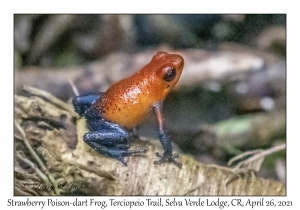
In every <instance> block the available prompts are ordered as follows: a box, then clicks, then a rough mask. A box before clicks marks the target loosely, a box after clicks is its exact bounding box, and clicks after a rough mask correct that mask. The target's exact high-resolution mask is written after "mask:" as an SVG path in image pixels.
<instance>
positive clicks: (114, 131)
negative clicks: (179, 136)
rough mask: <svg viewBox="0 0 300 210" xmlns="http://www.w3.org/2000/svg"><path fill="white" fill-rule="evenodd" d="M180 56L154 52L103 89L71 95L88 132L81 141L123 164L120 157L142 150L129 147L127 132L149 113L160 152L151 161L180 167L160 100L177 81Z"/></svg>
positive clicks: (124, 163)
mask: <svg viewBox="0 0 300 210" xmlns="http://www.w3.org/2000/svg"><path fill="white" fill-rule="evenodd" d="M183 66H184V59H183V57H182V56H181V55H179V54H171V53H170V54H169V53H167V52H163V51H160V52H157V53H155V55H154V56H153V58H152V59H151V61H150V62H149V63H148V64H146V65H145V66H144V67H143V68H141V69H140V70H139V71H137V72H136V73H134V74H133V75H131V76H129V77H127V78H124V79H122V80H120V81H118V82H116V83H115V84H113V85H111V86H110V87H109V88H108V89H107V90H106V91H105V92H96V93H88V94H83V95H79V96H76V97H74V98H73V101H72V103H73V106H74V108H75V111H76V112H77V113H78V114H79V115H80V116H81V117H85V119H86V122H87V127H88V129H89V131H88V132H87V133H85V134H84V136H83V141H84V142H85V143H86V144H87V145H89V146H90V147H91V148H93V149H94V150H96V151H97V152H98V153H99V154H102V155H105V156H108V157H111V158H115V159H117V160H119V161H121V162H122V164H123V165H124V166H127V162H126V161H125V159H124V157H126V156H130V155H133V154H141V153H145V152H146V150H130V143H131V138H130V135H129V132H130V131H132V130H133V129H134V128H135V127H137V126H139V125H140V124H141V123H142V122H144V121H145V119H147V118H148V117H149V115H150V114H151V111H152V110H153V113H154V115H155V118H156V122H157V129H158V136H159V140H160V143H161V145H162V148H163V150H164V151H163V154H159V153H158V152H157V153H156V155H157V156H158V160H156V161H155V162H154V164H161V163H163V162H171V163H173V164H175V165H176V166H177V167H179V168H182V164H181V163H179V162H178V161H176V158H178V157H179V155H178V154H177V153H174V154H173V150H172V144H171V138H170V135H169V134H168V132H167V130H166V129H165V126H164V118H163V113H162V110H163V101H164V100H165V98H166V97H167V95H168V94H169V92H170V91H171V90H172V88H173V87H174V86H175V85H176V83H177V82H178V80H179V78H180V76H181V73H182V71H183Z"/></svg>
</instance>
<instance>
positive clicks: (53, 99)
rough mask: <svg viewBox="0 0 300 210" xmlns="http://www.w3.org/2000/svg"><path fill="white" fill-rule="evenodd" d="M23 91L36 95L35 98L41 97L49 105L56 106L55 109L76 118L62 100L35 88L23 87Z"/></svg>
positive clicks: (71, 108) (70, 108) (71, 109)
mask: <svg viewBox="0 0 300 210" xmlns="http://www.w3.org/2000/svg"><path fill="white" fill-rule="evenodd" d="M23 91H24V92H26V93H29V94H31V95H36V96H39V97H42V98H44V99H46V100H47V101H49V102H50V103H52V104H54V105H56V106H57V107H59V108H61V109H63V110H66V111H68V112H70V113H71V114H72V115H74V116H77V113H76V112H74V110H73V107H72V106H70V105H69V104H66V103H65V102H63V101H62V100H60V99H58V98H56V97H55V96H53V95H52V94H50V93H48V92H46V91H43V90H40V89H37V88H33V87H28V86H24V87H23Z"/></svg>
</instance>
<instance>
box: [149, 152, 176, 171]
mask: <svg viewBox="0 0 300 210" xmlns="http://www.w3.org/2000/svg"><path fill="white" fill-rule="evenodd" d="M155 154H156V156H157V157H159V160H157V161H154V164H161V163H163V162H166V161H168V162H171V163H173V164H174V165H176V166H177V167H178V168H180V169H181V168H182V164H181V163H179V162H177V161H176V160H175V159H176V158H178V157H179V155H178V153H174V154H173V155H172V154H166V153H164V154H163V155H160V154H159V153H158V152H156V153H155Z"/></svg>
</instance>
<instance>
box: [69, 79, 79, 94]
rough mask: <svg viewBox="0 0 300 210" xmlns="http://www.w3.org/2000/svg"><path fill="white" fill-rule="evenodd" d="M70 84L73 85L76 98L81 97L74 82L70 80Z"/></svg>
mask: <svg viewBox="0 0 300 210" xmlns="http://www.w3.org/2000/svg"><path fill="white" fill-rule="evenodd" d="M69 83H70V85H71V87H72V90H73V92H74V94H75V95H76V96H78V95H79V92H78V90H77V88H76V86H75V84H74V82H73V81H72V80H71V79H69Z"/></svg>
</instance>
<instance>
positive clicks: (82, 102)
mask: <svg viewBox="0 0 300 210" xmlns="http://www.w3.org/2000/svg"><path fill="white" fill-rule="evenodd" d="M102 94H103V93H100V92H98V93H88V94H84V95H80V96H75V97H74V98H73V101H72V102H73V106H74V108H75V111H76V112H77V113H78V114H79V115H80V116H83V115H84V113H85V111H86V110H87V109H88V108H89V107H90V106H91V105H92V104H93V103H95V102H96V101H97V100H98V99H99V98H100V96H101V95H102Z"/></svg>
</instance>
